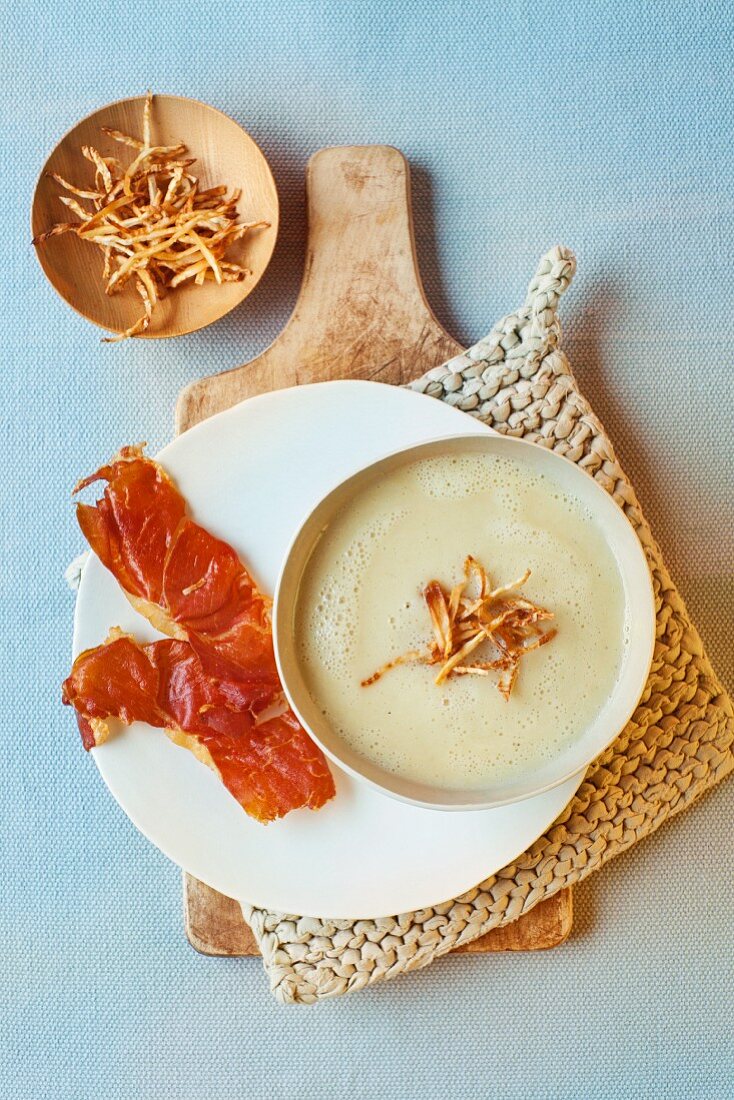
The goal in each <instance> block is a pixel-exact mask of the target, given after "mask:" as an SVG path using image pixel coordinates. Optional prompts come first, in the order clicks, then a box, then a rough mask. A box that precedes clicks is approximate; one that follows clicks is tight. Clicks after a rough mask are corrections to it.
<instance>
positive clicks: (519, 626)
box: [362, 555, 557, 699]
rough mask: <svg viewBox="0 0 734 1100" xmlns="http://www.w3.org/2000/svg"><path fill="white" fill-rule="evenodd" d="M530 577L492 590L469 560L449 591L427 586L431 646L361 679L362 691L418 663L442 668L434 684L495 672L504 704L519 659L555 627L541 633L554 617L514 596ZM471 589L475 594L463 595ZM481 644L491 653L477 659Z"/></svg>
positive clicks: (479, 567)
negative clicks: (393, 671)
mask: <svg viewBox="0 0 734 1100" xmlns="http://www.w3.org/2000/svg"><path fill="white" fill-rule="evenodd" d="M529 577H530V570H529V569H528V570H526V571H525V573H523V575H522V576H521V577H518V578H517V580H515V581H512V582H511V583H510V584H503V585H500V587H498V588H492V587H491V585H490V582H489V577H488V576H487V572H486V570H485V569H484V567H483V566H482V565H480V563H479V562H478V561H477V560H476V558H473V557H471V555H469V556H468V557H467V558H466V560H465V561H464V578H463V580H461V581H460V582H459V583H458V584H456V585H454V587H453V588H452V589H451V591H450V592H447V591H446V590H445V589H444V588H443V586H442V585H441V583H440V582H439V581H436V580H433V581H429V583H428V584H427V585H426V587H425V588H424V589H423V599H424V600H425V602H426V606H427V608H428V612H429V614H430V617H431V625H432V627H433V641H432V642H431V644H430V645H429V646H428V648H427V649H426V650H411V651H410V652H408V653H404V654H402V655H401V656H400V657H396V658H394V659H393V660H392V661H388V662H387V664H384V665H382V667H381V668H378V669H377V671H376V672H374V673H373V674H372V675H371V676H369V677H368V678H367V679H366V680H363V681H362V686H363V687H369V686H370V685H371V684H374V683H376V682H377V680H379V679H380V677H381V676H383V675H384V674H385V673H386V672H388V671H389V670H390V669H391V668H395V667H396V666H397V665H404V664H410V663H414V662H418V663H421V664H426V665H440V666H441V667H440V668H439V670H438V673H437V675H436V677H435V683H437V684H442V683H443V682H444V681H445V680H447V679H448V678H449V677H451V676H471V675H473V676H491V675H493V674H494V673H497V672H499V674H500V676H499V680H498V683H497V687H498V689H499V691H500V693H501V694H502V695H503V696H504V697H505V699H509V698H510V695H511V694H512V689H513V687H514V686H515V681H516V680H517V673H518V666H519V664H520V659H521V658H522V657H523V656H524V655H525V654H526V653H530V652H531V651H532V650H534V649H538V648H539V647H540V646H542V645H545V644H546V642H550V641H551V640H552V639H553V638H555V636H556V634H557V630H555V629H554V628H553V629H550V630H545V629H544V627H543V626H541V625H540V624H541V623H545V622H547V621H548V620H549V619H552V618H553V617H554V616H553V612H552V611H547V610H546V609H545V608H543V607H539V606H538V605H537V604H534V603H532V602H531V601H530V600H528V599H525V597H523V596H520V595H519V590H520V589H521V588H522V586H523V585H524V584H525V583H526V582H527V580H528V578H529ZM472 585H473V586H474V587H475V589H476V593H475V594H474V595H468V594H467V590H468V589H469V588H470V587H472ZM485 643H486V648H488V649H490V650H491V652H490V654H489V656H488V657H487V658H486V659H482V660H479V659H477V652H476V651H478V650H479V647H480V646H482V645H484V644H485ZM469 658H472V660H471V663H470V662H469Z"/></svg>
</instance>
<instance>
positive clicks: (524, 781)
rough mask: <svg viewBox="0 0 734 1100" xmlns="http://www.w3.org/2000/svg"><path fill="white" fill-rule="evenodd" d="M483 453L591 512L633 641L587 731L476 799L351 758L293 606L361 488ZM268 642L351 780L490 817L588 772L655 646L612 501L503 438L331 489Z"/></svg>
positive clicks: (362, 474) (578, 475)
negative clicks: (318, 547) (549, 482)
mask: <svg viewBox="0 0 734 1100" xmlns="http://www.w3.org/2000/svg"><path fill="white" fill-rule="evenodd" d="M477 452H481V453H484V454H493V455H498V456H505V457H511V458H514V459H516V460H519V461H522V462H523V463H525V464H526V465H527V466H528V467H530V468H531V469H533V470H535V471H537V472H539V473H548V475H549V476H550V477H552V478H553V480H554V481H555V482H556V483H557V484H558V485H560V486H561V488H562V489H564V490H565V491H567V492H569V493H570V494H572V495H574V496H575V497H576V498H577V499H578V500H580V501H581V502H582V504H584V505H585V506H586V508H588V509H589V511H590V512H591V514H592V515H593V517H594V519H595V521H596V522H597V524H598V525H599V527H600V529H601V530H602V531H603V533H604V536H605V539H606V542H607V545H608V546H609V549H610V550H611V553H612V555H613V556H614V559H615V561H616V564H617V568H618V569H619V573H620V576H621V579H622V586H623V591H624V599H625V619H626V623H627V624H628V627H629V642H628V644H627V645H626V646H625V649H624V655H623V658H622V664H621V668H620V671H619V675H618V677H617V681H616V683H615V686H614V689H613V691H612V694H611V695H610V697H609V698H608V700H607V701H606V703H605V704H604V706H603V707H602V709H601V710H600V711H599V712H598V714H597V715H596V717H595V718H594V720H593V721H592V723H591V724H590V725H589V726H588V727H587V728H586V729H585V730H584V731H583V732H582V733H580V734H579V736H577V737H576V738H575V739H574V740H573V741H571V742H570V743H569V744H567V745H565V746H562V747H560V748H559V750H558V753H557V755H556V756H554V757H553V758H552V759H550V760H548V761H547V762H545V763H543V764H541V765H539V766H537V767H534V768H532V769H531V770H530V771H526V772H525V773H524V774H523V775H522V776H521V777H520V778H517V777H511V778H509V779H506V780H503V781H501V782H497V783H494V784H492V785H490V786H488V787H484V788H482V789H478V790H455V789H451V788H442V787H436V786H427V785H424V784H420V783H415V782H412V781H410V780H407V779H404V778H402V777H400V776H397V775H393V774H392V773H390V772H387V771H385V770H384V769H383V768H380V767H379V766H378V765H376V764H374V763H372V762H371V761H369V760H366V759H365V758H364V757H362V756H360V755H359V754H358V753H356V752H355V751H354V750H353V749H351V748H350V747H349V746H348V745H347V744H346V743H345V742H344V741H343V740H342V738H341V737H340V736H339V735H338V733H336V732H335V731H334V730H333V729H332V728H331V726H330V725H329V723H328V722H327V721H326V720H325V718H324V716H323V714H322V713H321V710H320V708H319V706H318V705H317V703H316V702H315V701H314V699H313V698H312V697H311V694H310V692H309V689H308V687H307V685H306V683H305V680H304V677H303V674H302V671H301V667H300V663H299V660H298V657H297V649H298V647H297V644H296V625H295V606H296V597H297V593H298V588H299V585H300V582H301V578H302V576H303V571H304V569H305V567H306V564H307V562H308V559H309V557H310V555H311V553H312V551H313V549H314V546H315V544H316V542H317V541H318V539H319V538H320V536H321V535H322V533H323V531H324V530H325V528H326V527H327V526H328V525H329V523H330V522H331V520H332V519H333V517H334V516H335V515H336V514H337V513H338V512H339V510H340V508H341V507H342V505H343V504H344V503H345V502H346V501H347V500H350V499H351V498H353V497H354V496H355V495H356V494H358V493H359V492H360V491H361V489H362V488H363V487H364V486H366V485H367V484H370V483H372V482H373V481H374V480H375V479H376V478H378V477H380V476H381V475H383V474H386V473H388V472H389V471H390V470H393V469H395V468H396V467H398V466H402V465H404V464H406V463H409V462H414V461H416V460H417V459H420V458H430V457H433V456H436V455H443V454H467V453H477ZM273 635H274V643H275V655H276V660H277V663H278V670H279V672H280V677H281V680H282V682H283V687H284V689H285V692H286V695H287V696H288V700H289V702H290V704H291V706H292V707H293V710H294V711H295V712H296V714H297V715H298V717H299V718H300V720H301V722H302V723H303V725H304V727H305V728H306V729H307V730H308V732H309V733H310V734H311V736H312V737H313V739H314V741H316V742H317V743H318V744H319V745H320V746H321V748H322V749H323V750H324V752H325V753H326V754H327V756H329V757H330V758H331V759H332V760H334V761H335V762H336V763H337V764H338V765H339V766H340V767H341V768H344V769H346V771H348V772H350V773H351V774H352V775H353V776H355V777H356V778H358V779H362V780H364V781H365V782H367V783H370V784H372V785H373V786H375V787H377V788H379V789H380V790H382V791H384V792H385V793H386V794H389V795H392V796H393V797H395V798H399V799H402V800H403V801H406V802H411V803H414V804H416V805H419V806H426V807H430V808H433V809H446V810H468V809H473V810H476V809H489V808H491V807H494V806H502V805H506V804H508V803H512V802H519V801H521V800H523V799H525V798H532V797H533V796H534V795H537V794H540V793H541V792H543V791H546V790H549V789H550V788H552V787H556V786H558V785H559V784H560V783H563V782H564V781H565V780H567V779H568V778H569V777H570V776H572V775H574V774H575V773H577V772H579V771H580V770H581V769H583V768H585V767H587V765H589V764H590V763H591V762H592V760H594V759H595V757H597V756H598V755H599V754H600V753H601V752H602V751H603V750H604V749H605V748H606V747H607V746H608V745H609V744H610V743H611V742H612V741H613V740H614V738H615V737H616V736H617V734H618V733H620V732H621V730H622V729H623V728H624V726H625V725H626V723H627V721H628V719H629V718H630V716H631V714H632V712H633V711H634V709H635V707H636V705H637V703H638V701H639V699H640V696H641V694H642V691H643V689H644V687H645V683H646V682H647V677H648V673H649V671H650V664H651V661H652V654H653V647H654V641H655V602H654V596H653V590H652V582H651V578H650V571H649V569H648V565H647V560H646V558H645V554H644V551H643V549H642V546H641V544H640V541H639V539H638V538H637V535H636V534H635V532H634V529H633V528H632V526H631V524H630V522H629V520H628V519H627V517H626V516H625V514H624V512H623V511H622V509H621V508H619V507H618V506H617V504H615V502H614V500H613V499H612V497H611V496H610V495H609V494H608V493H607V492H606V491H605V490H604V489H602V488H601V486H600V485H598V484H597V483H596V482H595V481H594V479H593V478H592V477H590V476H589V475H588V474H586V473H585V472H584V471H583V470H582V469H580V467H578V466H577V465H575V464H574V463H572V462H569V461H568V460H567V459H565V458H562V457H561V456H560V455H557V454H554V453H553V451H549V450H546V449H545V448H544V447H539V446H537V445H536V444H531V443H526V442H525V441H524V440H520V439H513V438H511V437H508V436H501V435H496V434H491V435H490V434H488V433H482V434H477V435H458V436H457V435H454V436H448V437H446V438H444V439H439V440H434V441H432V442H430V443H422V444H419V445H418V446H413V447H408V448H405V449H403V450H400V451H396V452H393V453H391V454H389V455H386V456H385V457H383V458H381V459H379V460H378V461H377V462H373V463H371V464H370V465H369V466H366V467H364V468H363V469H362V470H360V471H358V472H357V473H356V474H353V475H352V476H351V477H349V478H347V479H346V480H345V481H342V482H341V483H340V484H339V485H337V486H336V487H335V488H334V489H332V490H331V492H329V493H328V494H327V495H326V496H325V497H323V498H322V500H321V501H320V502H319V503H318V504H317V505H316V506H315V507H314V508H313V509H312V510H311V512H310V513H309V514H308V516H307V517H306V519H305V520H304V522H303V523H302V525H301V527H300V528H299V529H298V531H297V532H296V534H295V536H294V538H293V540H292V542H291V545H290V547H289V549H288V552H287V554H286V557H285V561H284V563H283V567H282V569H281V573H280V577H279V579H278V584H277V587H276V593H275V605H274V610H273Z"/></svg>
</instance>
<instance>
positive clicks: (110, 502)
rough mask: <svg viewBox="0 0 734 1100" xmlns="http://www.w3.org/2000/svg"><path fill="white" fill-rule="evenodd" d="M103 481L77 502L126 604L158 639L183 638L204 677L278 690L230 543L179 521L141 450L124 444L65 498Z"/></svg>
mask: <svg viewBox="0 0 734 1100" xmlns="http://www.w3.org/2000/svg"><path fill="white" fill-rule="evenodd" d="M98 480H104V481H106V482H107V485H106V487H105V491H104V494H103V496H102V497H101V498H100V500H98V501H97V502H96V504H93V505H89V504H78V505H77V517H78V520H79V525H80V527H81V529H82V532H83V533H84V536H85V538H86V539H87V541H88V543H89V545H90V546H91V548H92V550H94V552H95V554H96V555H97V557H98V558H99V559H100V560H101V561H102V562H103V564H104V565H106V566H107V568H108V569H109V570H110V572H111V573H112V574H113V576H114V577H115V578H116V580H117V581H118V582H119V584H120V585H121V586H122V588H123V589H124V591H125V592H126V593H127V595H128V597H129V598H130V600H131V602H132V603H133V605H134V606H135V608H136V609H137V610H138V611H140V612H141V613H142V614H143V615H145V617H146V618H147V619H148V620H149V621H150V622H151V623H152V624H153V625H154V626H155V627H156V628H157V629H158V630H160V631H161V632H162V633H163V634H168V635H170V636H171V637H175V638H187V639H188V640H189V641H190V642H191V644H192V646H193V647H194V648H195V649H196V651H197V653H198V654H199V656H200V658H201V660H202V662H203V664H204V665H206V666H207V667H208V668H209V669H210V670H211V671H212V672H224V673H228V674H234V673H237V674H241V675H247V676H249V677H251V678H253V680H257V682H258V683H259V684H260V685H261V688H262V691H263V692H264V694H265V695H266V696H267V694H268V691H269V692H270V694H271V695H276V694H277V693H279V692H280V682H279V680H278V672H277V668H276V665H275V656H274V653H273V640H272V630H271V624H270V600H269V599H268V597H267V596H265V595H263V593H262V592H260V591H259V590H258V588H257V586H256V584H255V582H254V580H253V579H252V577H251V576H250V574H249V572H248V571H247V569H246V568H245V567H244V565H243V564H242V562H241V561H240V560H239V558H238V557H237V554H236V552H235V551H234V550H233V549H232V547H231V546H230V545H229V544H228V543H226V542H224V541H223V540H222V539H218V538H216V537H215V536H214V535H212V534H210V533H209V532H208V531H207V530H206V529H205V528H203V527H201V526H200V525H199V524H198V523H194V521H193V520H192V519H190V518H189V517H188V516H187V515H186V502H185V500H184V498H183V497H182V496H181V494H180V493H179V491H178V489H177V488H176V486H175V485H174V484H173V481H172V480H171V478H170V477H169V476H168V474H167V473H166V471H165V470H164V469H163V467H162V466H160V465H159V464H158V463H157V462H154V461H153V460H152V459H149V458H146V457H145V455H144V454H143V448H142V447H124V448H123V449H122V450H121V451H120V452H119V454H118V455H117V456H116V457H115V458H113V459H112V461H111V462H110V463H108V464H107V465H106V466H102V467H101V468H100V469H99V470H97V472H96V473H94V474H92V475H91V477H87V478H85V479H84V480H83V481H80V482H79V484H78V485H77V486H76V489H75V492H78V491H79V490H80V489H83V488H85V487H86V486H88V485H91V484H92V483H93V482H95V481H98Z"/></svg>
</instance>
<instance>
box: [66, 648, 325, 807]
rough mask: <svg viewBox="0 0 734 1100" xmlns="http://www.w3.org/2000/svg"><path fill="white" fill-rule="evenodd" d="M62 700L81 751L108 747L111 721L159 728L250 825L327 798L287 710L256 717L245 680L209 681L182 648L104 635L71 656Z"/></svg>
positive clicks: (318, 756) (318, 755) (311, 749)
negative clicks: (206, 771) (211, 776)
mask: <svg viewBox="0 0 734 1100" xmlns="http://www.w3.org/2000/svg"><path fill="white" fill-rule="evenodd" d="M62 698H63V701H64V703H67V704H69V705H71V706H73V707H74V708H75V710H76V712H77V721H78V725H79V729H80V731H81V735H82V741H83V743H84V747H85V748H86V749H92V748H95V747H96V746H98V745H101V744H103V743H104V741H106V740H107V738H108V737H109V736H110V733H111V732H112V730H113V726H112V724H111V720H114V719H119V720H120V721H121V722H122V723H124V724H126V725H129V724H130V723H131V722H136V721H140V722H147V723H148V724H149V725H151V726H158V727H160V728H162V729H164V730H165V731H166V733H167V734H168V736H169V737H170V738H171V739H172V740H173V741H174V742H176V744H179V745H182V746H183V747H185V748H188V749H190V750H191V751H192V752H193V753H194V754H195V756H196V757H197V758H198V759H199V760H201V761H202V762H203V763H205V764H207V765H208V766H209V767H210V768H212V769H213V771H214V772H216V774H217V775H218V776H219V777H220V779H221V780H222V782H223V783H224V785H225V787H226V788H227V790H228V791H229V792H230V793H231V794H232V795H233V796H234V798H235V799H236V800H237V801H238V802H239V804H240V805H241V806H242V807H243V809H244V810H245V811H246V812H247V813H248V814H249V815H250V816H251V817H254V818H256V819H257V820H258V821H261V822H268V821H273V820H275V819H276V818H279V817H283V816H284V815H285V814H287V813H288V812H289V811H290V810H295V809H299V808H302V807H308V808H309V809H312V810H316V809H318V808H319V807H321V806H323V805H324V803H325V802H328V800H329V799H330V798H332V796H333V795H334V780H333V778H332V775H331V772H330V771H329V768H328V766H327V763H326V760H325V758H324V755H323V753H322V752H321V750H320V749H319V748H318V747H317V746H316V745H315V744H314V743H313V741H311V739H310V738H309V737H308V735H307V734H306V732H305V731H304V729H303V728H302V726H301V725H300V724H299V722H298V720H297V719H296V717H295V716H294V715H293V713H292V712H291V711H289V710H285V711H283V712H282V713H280V714H276V715H274V716H269V717H267V716H263V720H258V717H257V714H256V713H255V712H254V710H255V711H256V710H257V707H255V708H254V710H253V705H252V692H251V683H250V681H249V680H248V679H247V678H246V677H245V678H240V677H237V676H234V677H217V678H215V677H213V676H211V675H210V674H209V673H208V671H207V670H206V668H205V667H204V665H203V664H202V662H201V660H200V658H199V656H198V654H197V652H196V650H195V649H194V648H193V647H192V646H191V645H189V643H188V642H184V641H180V640H176V639H166V640H164V641H158V642H152V643H150V644H148V645H140V644H139V643H138V642H136V641H135V639H134V638H132V637H130V636H129V635H127V634H123V633H122V632H120V631H118V630H116V631H113V632H112V634H111V636H110V638H109V639H108V640H107V642H106V643H105V644H104V645H101V646H97V647H96V648H94V649H88V650H85V652H83V653H81V654H80V655H79V656H78V657H77V659H76V660H75V662H74V665H73V668H72V671H71V674H70V676H69V677H68V679H67V680H66V681H65V682H64V684H63V688H62Z"/></svg>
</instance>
